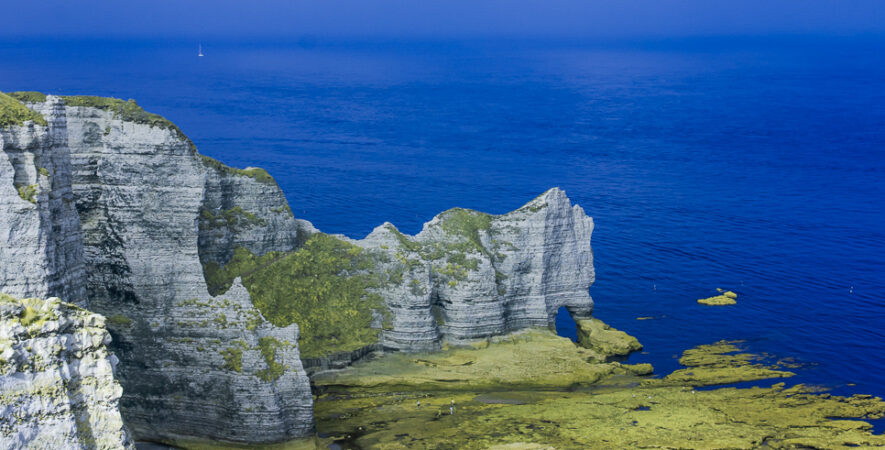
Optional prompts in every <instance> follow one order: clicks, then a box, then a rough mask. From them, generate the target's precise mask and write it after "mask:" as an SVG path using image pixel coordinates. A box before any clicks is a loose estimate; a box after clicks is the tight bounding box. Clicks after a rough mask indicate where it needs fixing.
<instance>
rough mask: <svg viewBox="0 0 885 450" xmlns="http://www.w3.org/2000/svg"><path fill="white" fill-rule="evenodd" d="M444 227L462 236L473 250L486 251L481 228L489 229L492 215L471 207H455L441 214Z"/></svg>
mask: <svg viewBox="0 0 885 450" xmlns="http://www.w3.org/2000/svg"><path fill="white" fill-rule="evenodd" d="M440 220H441V226H442V229H443V230H444V231H445V232H446V233H450V234H454V235H458V236H462V237H463V238H464V239H466V240H467V242H469V243H470V245H471V246H472V249H473V250H476V251H477V252H479V253H484V252H485V251H486V250H485V247H484V246H483V245H482V241H481V239H480V236H479V232H480V230H483V231H488V230H489V228H491V225H492V216H491V215H489V214H486V213H482V212H479V211H473V210H470V209H463V208H453V209H450V210H448V211H446V212H444V213H442V214H441V215H440Z"/></svg>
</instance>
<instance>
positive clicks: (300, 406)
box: [0, 96, 313, 442]
mask: <svg viewBox="0 0 885 450" xmlns="http://www.w3.org/2000/svg"><path fill="white" fill-rule="evenodd" d="M65 104H66V105H67V106H65ZM28 106H29V107H30V108H31V109H33V110H35V111H38V112H41V113H42V114H43V115H44V117H45V118H46V120H47V121H48V122H49V123H50V126H49V129H48V130H41V129H39V128H38V127H34V126H32V125H28V124H25V125H24V126H12V127H7V128H5V129H4V130H3V133H4V134H3V136H4V142H7V141H9V140H8V139H7V136H14V137H15V136H26V137H27V136H28V133H30V134H33V135H34V136H35V137H33V138H31V141H28V142H29V143H27V144H20V143H18V142H21V141H22V139H18V140H17V141H13V142H16V144H15V146H10V145H6V144H4V147H3V148H4V152H3V153H0V157H5V158H6V159H7V160H12V158H13V157H15V158H17V159H16V160H20V159H21V158H18V157H17V156H16V155H12V156H10V155H11V154H12V153H15V152H16V151H17V150H18V149H24V148H27V149H28V150H29V151H30V152H31V153H33V154H35V155H37V154H39V155H42V160H43V161H45V160H46V159H47V158H48V157H52V158H54V159H53V161H59V162H58V165H59V166H58V167H50V169H51V170H52V171H53V173H59V171H60V172H61V173H62V174H67V175H63V176H62V177H60V178H59V179H60V181H61V180H64V178H65V177H67V179H68V180H70V181H69V184H68V186H69V187H68V189H69V190H68V191H67V197H66V198H67V202H66V203H65V202H63V201H62V200H63V199H64V198H65V197H64V196H63V192H59V193H58V194H57V195H59V196H60V197H61V198H60V199H59V202H60V203H61V204H62V205H68V206H69V207H70V208H71V209H69V210H65V211H68V212H70V211H75V212H76V213H75V214H73V215H71V217H70V220H71V221H72V222H71V224H72V225H71V228H72V229H73V230H77V229H79V231H80V234H78V236H81V237H79V239H81V241H80V242H81V243H79V244H78V245H74V247H76V246H79V251H80V252H81V253H80V254H81V255H82V256H81V258H82V265H81V266H80V267H81V269H80V272H78V273H79V276H78V277H68V280H69V283H64V282H60V283H59V284H60V285H64V286H69V288H68V289H69V290H74V288H75V287H77V286H80V289H83V286H84V284H85V289H83V290H85V297H86V298H88V306H89V308H90V309H92V310H94V311H96V312H99V313H101V314H104V315H106V316H108V318H109V321H108V327H109V329H110V332H111V333H112V335H113V336H114V342H113V344H112V347H113V350H114V351H115V353H116V354H117V355H118V356H119V357H120V359H121V364H120V366H119V370H118V376H119V380H120V382H121V383H122V385H123V388H124V396H123V399H122V400H121V405H122V412H123V417H124V418H125V420H126V422H127V425H128V426H129V427H130V429H131V430H132V431H133V434H134V435H135V437H136V438H139V439H148V440H171V439H175V438H178V437H183V436H205V437H212V438H214V439H221V440H228V441H241V442H266V441H281V440H286V439H289V438H293V437H298V436H302V435H305V434H307V433H309V432H311V431H312V429H313V419H312V397H311V394H310V386H309V381H308V379H307V376H306V374H305V372H304V370H303V368H302V366H301V361H300V356H299V351H298V346H297V342H298V326H297V325H295V324H292V325H289V326H285V327H275V326H273V325H271V324H269V323H268V322H266V321H265V320H264V318H263V317H262V316H261V314H260V313H259V312H258V310H257V309H255V308H254V307H253V306H252V302H251V299H250V297H249V294H248V292H247V291H246V290H245V289H244V288H243V287H242V285H241V284H240V283H239V282H236V283H234V286H233V287H232V288H231V289H230V290H229V291H228V292H226V293H225V294H224V295H219V296H217V297H213V296H212V295H210V294H209V292H208V290H207V286H206V282H205V279H204V276H203V265H202V262H216V263H224V262H226V260H227V259H228V258H229V257H230V255H231V254H232V252H233V249H234V248H236V247H244V248H248V249H251V250H253V251H255V252H259V253H263V252H268V251H291V250H293V249H294V248H295V247H296V245H297V243H298V242H299V240H301V239H302V238H303V235H306V234H309V233H311V232H312V227H309V226H307V225H306V224H305V223H303V222H300V221H297V220H295V219H294V218H293V217H292V214H291V211H290V210H289V207H288V205H287V204H286V201H285V198H284V197H283V195H282V193H281V192H280V190H279V188H278V187H277V185H276V183H275V182H274V181H273V179H272V178H270V176H269V175H267V173H266V172H264V171H263V170H260V169H242V170H240V169H233V168H229V167H227V166H224V165H223V164H221V163H218V162H217V161H214V160H212V159H210V158H206V157H203V156H201V155H199V154H198V153H197V152H196V149H195V148H194V146H193V144H192V143H191V142H190V141H189V140H188V139H187V138H186V137H185V136H184V135H183V134H182V133H181V131H180V130H179V129H178V128H177V127H175V126H174V125H172V124H171V123H169V122H168V121H166V120H165V119H163V118H162V117H160V116H156V115H153V114H150V113H146V112H144V111H143V110H141V108H139V107H138V105H136V104H135V103H134V102H132V101H130V102H123V101H119V100H114V99H103V98H95V97H73V98H62V99H59V98H57V97H53V96H49V97H48V98H47V100H46V102H36V103H34V102H31V103H28ZM53 126H54V127H53ZM32 130H33V131H32ZM53 132H55V135H52V133H53ZM44 135H46V136H47V137H42V136H44ZM49 137H51V139H49ZM40 164H43V163H42V162H41V163H40ZM7 165H11V164H7ZM19 165H21V164H19ZM31 165H36V163H35V164H31ZM28 167H30V166H28ZM6 170H7V172H8V173H14V172H13V171H12V170H11V169H6ZM27 170H30V169H27ZM33 170H34V171H38V173H39V169H37V168H34V169H33ZM31 175H33V174H31ZM16 176H17V177H20V178H21V177H23V175H16ZM34 177H36V175H35V176H34ZM34 177H31V178H27V179H25V178H21V180H20V181H15V182H13V180H12V179H9V180H6V178H5V177H4V180H3V182H2V183H0V189H3V191H2V192H3V193H2V195H0V201H4V202H10V201H12V202H14V204H15V205H16V207H17V208H19V209H22V210H25V211H27V210H32V209H34V208H35V204H32V203H30V202H28V201H26V200H23V199H21V198H20V197H19V195H18V194H17V193H16V192H15V190H14V188H15V184H20V183H24V182H29V181H30V180H31V179H36V178H34ZM53 181H55V180H53ZM71 194H72V195H71ZM46 195H47V194H46V193H44V190H43V187H42V185H41V188H40V190H39V191H38V195H37V200H36V206H37V207H39V206H40V205H41V204H42V203H43V202H44V197H45V196H46ZM73 205H75V206H76V210H74V209H73ZM5 211H6V210H4V213H5ZM0 214H3V213H0ZM0 220H2V219H0ZM16 220H18V222H16V223H21V224H22V226H21V227H20V229H23V230H24V229H27V226H30V227H33V226H34V225H35V224H38V223H46V224H47V225H46V228H45V229H44V230H43V233H42V234H39V236H41V237H42V238H43V239H45V240H47V241H49V242H53V241H63V242H68V241H67V239H69V238H68V237H67V236H66V235H57V233H56V232H57V231H59V230H57V229H56V228H52V227H50V224H55V223H56V220H57V219H55V218H50V217H47V219H46V220H44V222H39V221H38V220H37V216H36V215H34V214H32V216H27V217H24V216H23V217H20V218H17V219H16ZM77 220H79V223H77ZM59 223H63V222H61V221H59ZM4 230H5V228H4ZM6 238H7V241H8V242H12V243H14V244H15V245H20V246H23V245H24V244H25V243H27V242H28V240H27V239H23V235H22V234H10V235H9V236H8V237H6ZM31 247H34V245H31ZM22 253H24V250H22V251H18V252H15V253H14V252H11V251H6V250H5V249H4V253H2V254H0V256H2V258H0V263H2V266H3V267H4V268H9V269H8V270H7V269H4V270H7V272H9V273H15V274H20V273H21V272H23V271H22V269H21V265H20V264H19V259H17V258H18V255H20V254H22ZM74 253H76V252H74ZM21 261H25V262H27V259H21ZM13 264H15V267H14V268H13V267H11V266H12V265H13ZM60 267H65V268H68V269H69V270H70V269H76V268H77V265H76V264H61V265H60ZM83 268H85V276H84V271H83ZM24 272H28V271H24ZM44 272H48V271H44ZM29 276H32V277H33V278H34V279H35V280H37V281H41V280H42V281H43V282H44V284H48V283H49V282H51V280H52V279H53V278H52V277H51V276H49V275H45V274H44V273H41V272H34V274H33V275H29ZM9 277H10V276H9V275H7V278H9ZM73 278H76V279H73ZM47 280H48V281H47ZM77 283H80V284H79V285H78V284H77ZM40 286H42V285H38V284H37V283H36V282H30V283H25V282H18V281H15V280H12V281H9V280H6V279H0V290H3V291H11V292H16V293H20V294H22V295H36V294H40V293H42V292H43V290H47V289H48V288H41V287H40ZM41 289H42V290H41ZM53 292H54V291H53ZM60 292H63V291H60ZM69 298H70V297H69Z"/></svg>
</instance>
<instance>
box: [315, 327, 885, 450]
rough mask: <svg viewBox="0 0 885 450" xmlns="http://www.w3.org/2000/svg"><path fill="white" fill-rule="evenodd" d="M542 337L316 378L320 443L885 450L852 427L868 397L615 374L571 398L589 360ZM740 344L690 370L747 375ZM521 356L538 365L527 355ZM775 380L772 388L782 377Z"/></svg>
mask: <svg viewBox="0 0 885 450" xmlns="http://www.w3.org/2000/svg"><path fill="white" fill-rule="evenodd" d="M540 333H541V330H531V331H530V332H528V333H527V336H526V335H524V336H523V337H518V336H517V337H515V338H513V339H511V342H509V343H507V342H506V341H507V340H508V339H506V338H505V339H503V341H501V342H493V341H490V342H489V343H488V344H487V346H486V344H479V345H477V346H476V348H463V349H449V350H446V351H444V352H442V353H439V354H434V355H431V358H427V357H426V356H425V355H416V354H411V355H408V354H394V355H390V356H385V357H383V358H382V359H380V360H377V361H370V362H367V363H358V364H357V365H355V366H353V367H352V368H350V369H348V370H345V371H341V372H337V373H321V374H318V376H317V377H315V378H316V384H317V387H318V389H319V395H318V398H317V401H316V403H315V415H316V418H317V430H318V432H319V433H320V435H321V436H328V438H325V440H324V441H323V444H325V445H328V440H329V439H331V440H332V442H333V443H338V444H339V445H341V446H342V447H343V448H376V447H377V448H392V449H396V448H442V449H461V448H466V449H474V448H476V449H479V448H550V447H552V448H640V447H655V448H660V447H665V448H759V447H768V448H846V447H857V446H885V437H883V436H881V435H875V434H873V433H872V426H871V425H870V424H869V423H867V422H864V421H862V420H850V419H877V418H881V417H883V414H885V402H883V401H882V400H881V399H879V398H871V397H869V396H861V395H858V396H854V397H837V396H831V395H829V394H820V393H818V392H817V390H816V389H809V388H807V387H805V386H802V385H798V386H794V387H791V388H785V386H784V384H783V383H778V384H775V385H772V386H771V387H767V388H762V387H753V388H747V389H738V388H719V389H714V390H706V391H697V390H695V389H694V388H693V386H694V385H693V384H685V383H682V382H681V381H680V380H682V378H681V377H677V376H674V377H670V376H668V377H665V378H664V379H649V378H645V379H644V381H643V382H641V383H640V382H638V381H640V380H642V379H641V378H637V377H635V376H631V375H629V374H618V372H613V373H611V374H609V375H604V376H602V377H600V378H599V379H598V380H597V382H596V383H594V384H590V385H585V386H584V387H583V388H577V389H576V388H575V387H574V386H571V387H568V388H566V387H564V386H566V385H567V384H568V381H574V380H576V379H589V378H593V377H592V376H588V371H587V366H589V365H591V364H587V363H586V362H585V363H584V365H583V366H582V365H581V364H580V363H578V362H577V361H578V360H580V359H581V358H582V356H583V355H585V352H587V351H588V350H586V349H583V348H580V347H577V346H575V345H573V344H571V342H569V341H567V340H565V339H562V338H558V337H556V336H552V334H548V335H546V336H545V335H543V334H540ZM554 339H558V340H560V341H565V342H560V343H554ZM564 344H569V345H571V347H567V346H566V345H564ZM734 344H735V343H734V342H719V343H716V344H713V345H709V346H700V347H697V348H695V349H691V350H687V351H686V352H685V353H684V354H683V358H682V359H681V360H680V362H681V363H683V364H686V365H693V367H692V369H694V368H697V367H703V366H714V367H721V368H728V367H732V368H741V367H745V366H747V365H749V361H752V360H756V359H757V357H756V356H755V355H749V354H734V352H735V351H737V347H736V346H735V345H734ZM524 345H528V349H527V350H525V353H526V355H530V356H534V358H535V361H534V362H531V361H529V360H528V359H527V358H523V357H521V356H520V353H521V351H520V350H518V347H520V346H524ZM545 350H546V351H545ZM390 358H398V359H395V360H393V361H391V360H390ZM486 359H488V361H485V360H486ZM385 361H388V363H387V364H385ZM495 365H498V366H500V368H501V370H500V372H501V373H502V374H503V375H497V378H495V377H496V375H494V374H491V375H490V374H488V373H485V370H487V369H483V367H484V366H485V367H487V368H489V367H492V366H495ZM597 365H605V363H602V364H600V363H597ZM768 369H769V372H767V374H768V375H769V377H775V376H779V375H778V374H777V372H776V371H774V370H773V369H771V368H768ZM569 372H572V373H569ZM736 373H737V374H738V376H737V377H735V378H734V381H743V380H753V379H758V376H757V375H758V373H751V372H746V371H740V370H739V371H738V372H736ZM671 375H672V374H671ZM484 378H488V379H489V380H491V381H490V382H483V381H482V380H483V379H484ZM527 380H533V381H535V382H537V383H544V382H545V381H546V382H547V384H546V386H544V385H542V384H537V383H525V381H527ZM513 381H517V382H516V383H513ZM563 381H565V382H563ZM695 381H696V380H695ZM419 401H420V405H419V403H418V402H419Z"/></svg>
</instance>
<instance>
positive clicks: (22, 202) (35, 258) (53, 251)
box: [0, 99, 86, 305]
mask: <svg viewBox="0 0 885 450" xmlns="http://www.w3.org/2000/svg"><path fill="white" fill-rule="evenodd" d="M35 107H36V109H37V110H38V111H39V112H41V113H43V114H44V115H45V116H46V117H48V118H49V120H48V124H47V125H48V126H42V125H39V124H35V123H34V122H26V123H24V124H23V125H21V126H10V127H0V286H2V289H3V291H4V292H6V293H8V294H12V295H19V296H37V297H43V298H45V297H49V296H57V297H61V298H64V299H66V300H67V301H69V302H72V303H76V304H80V305H82V304H84V303H83V302H85V299H86V286H85V284H84V283H83V280H84V278H85V273H84V265H83V264H84V259H83V237H82V234H81V232H80V218H79V217H78V216H77V211H76V209H74V196H73V193H72V191H71V161H70V152H69V150H68V146H67V130H66V125H67V124H66V120H65V111H64V106H63V105H62V104H61V102H59V101H58V100H57V99H55V100H53V101H50V102H46V103H41V104H39V105H35Z"/></svg>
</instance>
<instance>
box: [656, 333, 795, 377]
mask: <svg viewBox="0 0 885 450" xmlns="http://www.w3.org/2000/svg"><path fill="white" fill-rule="evenodd" d="M740 343H741V341H719V342H716V343H715V344H712V345H700V346H698V347H695V348H692V349H688V350H686V351H685V352H683V353H682V357H681V358H679V364H682V365H683V366H686V367H687V368H685V369H679V370H676V371H674V372H673V373H671V374H669V375H667V376H666V377H664V379H663V381H664V382H668V383H676V384H680V385H691V386H710V385H717V384H729V383H737V382H741V381H754V380H764V379H768V378H787V377H792V376H793V375H795V373H793V372H788V371H783V370H776V369H775V368H774V367H773V366H767V365H765V364H761V363H754V362H753V361H758V360H760V359H761V358H760V357H759V356H757V355H754V354H751V353H737V352H738V351H740V349H739V348H738V347H737V346H736V344H740Z"/></svg>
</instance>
